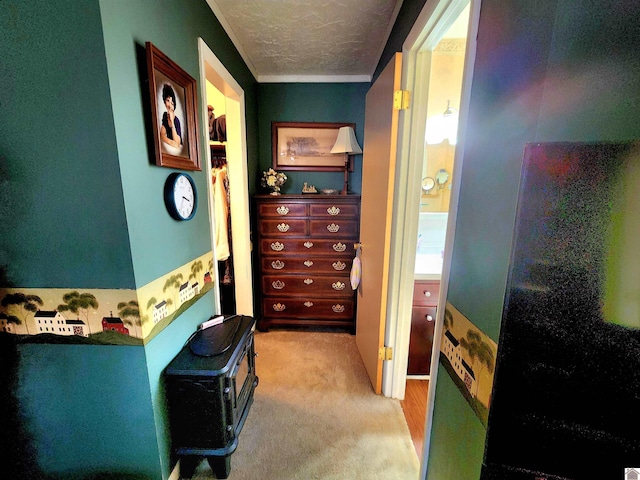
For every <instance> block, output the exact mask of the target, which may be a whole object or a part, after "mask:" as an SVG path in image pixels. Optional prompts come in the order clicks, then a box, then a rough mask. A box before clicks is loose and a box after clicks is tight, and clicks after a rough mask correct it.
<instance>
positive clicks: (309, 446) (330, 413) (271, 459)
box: [193, 331, 420, 480]
mask: <svg viewBox="0 0 640 480" xmlns="http://www.w3.org/2000/svg"><path fill="white" fill-rule="evenodd" d="M255 345H256V352H257V353H258V357H257V359H256V370H257V374H258V376H259V377H260V384H259V385H258V387H257V389H256V393H255V397H254V398H255V400H254V403H253V406H252V407H251V410H250V412H249V416H248V418H247V421H246V423H245V425H244V428H243V430H242V432H241V433H240V439H239V445H238V448H237V450H236V451H235V452H234V453H233V454H232V455H231V473H230V475H229V479H230V480H254V479H255V480H258V479H260V480H294V479H301V480H302V479H304V480H311V479H336V480H337V479H340V480H343V479H349V480H352V479H362V480H365V479H366V480H371V479H385V480H389V479H399V480H400V479H401V480H416V479H417V478H418V475H419V470H420V465H419V461H418V457H417V455H416V452H415V450H414V447H413V443H412V441H411V436H410V434H409V429H408V427H407V424H406V422H405V419H404V416H403V413H402V409H401V407H400V403H399V401H398V400H394V399H390V398H385V397H382V396H379V395H376V394H375V393H373V389H372V388H371V385H370V382H369V379H368V377H367V374H366V371H365V369H364V365H363V364H362V360H361V359H360V355H359V353H358V351H357V347H356V344H355V337H354V336H352V335H349V334H346V333H324V332H322V333H320V332H288V331H271V332H268V333H260V332H257V333H256V336H255ZM193 478H194V479H197V480H207V479H213V478H215V476H214V474H213V473H212V471H211V469H210V468H209V465H208V464H207V462H206V461H203V462H202V463H201V464H200V465H199V467H198V469H197V470H196V474H195V475H194V476H193Z"/></svg>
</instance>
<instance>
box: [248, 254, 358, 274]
mask: <svg viewBox="0 0 640 480" xmlns="http://www.w3.org/2000/svg"><path fill="white" fill-rule="evenodd" d="M351 262H352V259H351V257H349V258H326V257H323V258H321V257H313V256H306V257H285V258H283V259H280V258H273V257H262V259H261V264H262V273H263V274H265V275H268V274H276V273H309V274H314V273H340V272H346V273H349V272H351Z"/></svg>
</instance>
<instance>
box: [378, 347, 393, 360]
mask: <svg viewBox="0 0 640 480" xmlns="http://www.w3.org/2000/svg"><path fill="white" fill-rule="evenodd" d="M378 358H379V359H380V360H393V348H392V347H380V350H378Z"/></svg>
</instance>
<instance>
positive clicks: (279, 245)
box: [271, 242, 284, 252]
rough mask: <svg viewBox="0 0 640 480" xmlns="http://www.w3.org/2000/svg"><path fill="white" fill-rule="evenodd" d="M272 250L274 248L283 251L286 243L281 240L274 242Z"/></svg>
mask: <svg viewBox="0 0 640 480" xmlns="http://www.w3.org/2000/svg"><path fill="white" fill-rule="evenodd" d="M271 250H274V251H276V252H281V251H282V250H284V243H280V242H274V243H272V244H271Z"/></svg>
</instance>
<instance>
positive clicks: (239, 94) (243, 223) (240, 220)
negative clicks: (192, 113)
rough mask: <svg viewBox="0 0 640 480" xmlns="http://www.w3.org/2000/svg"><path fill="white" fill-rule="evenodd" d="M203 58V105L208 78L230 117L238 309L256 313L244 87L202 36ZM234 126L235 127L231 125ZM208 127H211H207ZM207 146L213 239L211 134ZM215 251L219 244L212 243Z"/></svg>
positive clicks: (204, 115)
mask: <svg viewBox="0 0 640 480" xmlns="http://www.w3.org/2000/svg"><path fill="white" fill-rule="evenodd" d="M198 53H199V57H200V95H201V99H202V105H206V80H207V78H209V81H210V82H211V83H212V84H213V85H214V86H215V87H216V88H217V89H218V90H220V91H221V92H222V93H223V94H224V95H225V97H226V104H225V110H226V111H225V114H226V116H227V142H226V147H227V171H228V174H229V186H230V190H231V197H232V202H231V204H230V205H229V209H230V214H231V230H232V232H233V235H232V242H233V243H232V251H233V252H234V253H233V267H234V268H233V271H234V284H235V294H236V295H235V296H236V311H237V313H239V314H243V315H249V316H253V280H252V271H251V243H250V240H249V239H250V230H251V222H250V220H249V190H248V185H249V181H248V172H247V142H246V138H247V135H246V118H245V104H244V90H243V89H242V87H240V84H238V82H236V81H235V79H234V78H233V77H232V76H231V74H230V73H229V72H228V71H227V69H226V68H225V66H224V65H223V64H222V62H220V60H218V58H217V57H216V56H215V55H214V53H213V52H212V51H211V49H210V48H209V46H208V45H207V44H206V42H205V41H204V40H203V39H202V38H198ZM202 110H203V112H202V122H203V125H209V121H208V118H207V115H208V113H207V109H206V108H203V109H202ZM229 127H231V128H229ZM204 130H207V129H206V128H204ZM205 140H206V141H205V143H204V144H205V145H206V146H207V149H206V150H207V154H206V157H207V165H206V172H207V195H208V201H209V212H210V216H211V219H212V221H211V241H212V244H213V242H214V241H215V240H214V239H215V229H214V228H215V227H214V223H213V222H214V220H213V212H214V211H215V210H214V209H213V194H212V184H211V159H210V158H209V157H210V154H209V148H208V146H209V135H208V131H207V134H206V135H205ZM212 249H213V250H214V251H215V245H212ZM213 263H214V265H213V270H214V271H215V278H216V281H217V282H219V279H218V273H217V272H218V269H217V263H216V261H215V258H214V262H213ZM216 286H217V288H216V303H217V306H216V309H217V310H216V313H217V314H219V313H221V312H220V297H219V295H220V284H219V283H217V284H216Z"/></svg>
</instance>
